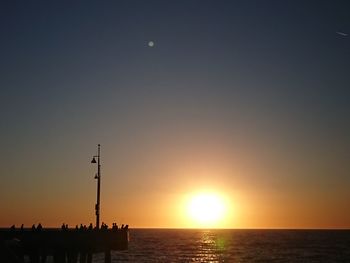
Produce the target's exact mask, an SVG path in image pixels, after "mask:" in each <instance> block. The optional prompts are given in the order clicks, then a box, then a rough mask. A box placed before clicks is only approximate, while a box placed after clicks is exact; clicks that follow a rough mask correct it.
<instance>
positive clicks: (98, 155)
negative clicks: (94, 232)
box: [96, 144, 101, 229]
mask: <svg viewBox="0 0 350 263" xmlns="http://www.w3.org/2000/svg"><path fill="white" fill-rule="evenodd" d="M100 188H101V163H100V144H99V145H98V154H97V203H96V228H97V229H99V228H100Z"/></svg>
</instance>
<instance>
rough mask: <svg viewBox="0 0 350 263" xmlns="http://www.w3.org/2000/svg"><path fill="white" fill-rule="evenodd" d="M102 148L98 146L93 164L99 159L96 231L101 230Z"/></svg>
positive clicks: (96, 177)
mask: <svg viewBox="0 0 350 263" xmlns="http://www.w3.org/2000/svg"><path fill="white" fill-rule="evenodd" d="M100 148H101V145H100V144H99V145H98V150H97V155H94V156H93V157H92V161H91V163H96V159H95V158H97V174H96V175H95V179H97V201H96V205H95V214H96V229H99V228H100V187H101V164H100Z"/></svg>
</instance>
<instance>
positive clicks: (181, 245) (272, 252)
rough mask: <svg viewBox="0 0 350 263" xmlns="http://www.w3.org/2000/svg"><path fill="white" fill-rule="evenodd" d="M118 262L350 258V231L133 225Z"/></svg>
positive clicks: (99, 259) (98, 260) (96, 258)
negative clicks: (165, 227) (135, 227)
mask: <svg viewBox="0 0 350 263" xmlns="http://www.w3.org/2000/svg"><path fill="white" fill-rule="evenodd" d="M93 262H95V263H103V262H104V254H95V255H93ZM112 262H260V263H261V262H325V263H331V262H344V263H345V262H347V263H348V262H349V263H350V230H232V229H226V230H189V229H188V230H187V229H186V230H185V229H130V242H129V249H128V250H127V251H114V252H112Z"/></svg>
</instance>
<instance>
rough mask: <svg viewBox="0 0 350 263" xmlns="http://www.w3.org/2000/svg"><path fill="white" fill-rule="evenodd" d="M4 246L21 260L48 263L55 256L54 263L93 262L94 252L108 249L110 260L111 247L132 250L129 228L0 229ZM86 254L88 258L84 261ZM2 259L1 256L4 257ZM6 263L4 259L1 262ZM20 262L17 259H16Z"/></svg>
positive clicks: (107, 254)
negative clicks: (50, 257) (49, 258)
mask: <svg viewBox="0 0 350 263" xmlns="http://www.w3.org/2000/svg"><path fill="white" fill-rule="evenodd" d="M0 242H1V243H0V244H1V247H2V249H4V250H7V251H8V253H11V254H12V255H15V256H16V257H18V258H19V261H18V262H21V259H23V256H24V255H28V256H29V258H30V261H31V262H45V259H46V256H47V255H53V257H54V262H77V258H78V255H79V258H80V261H79V262H84V261H85V262H86V261H87V262H89V261H90V262H91V260H89V257H90V258H91V255H92V254H93V253H99V252H104V253H105V262H110V251H111V250H126V249H128V242H129V231H128V229H117V230H116V229H99V230H80V229H77V230H76V229H67V230H61V229H41V230H40V231H38V230H32V229H23V230H21V229H15V230H13V229H0ZM85 257H86V260H82V259H84V258H85ZM0 259H1V258H0ZM1 262H2V261H1ZM14 262H16V261H14Z"/></svg>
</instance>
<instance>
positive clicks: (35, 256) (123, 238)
mask: <svg viewBox="0 0 350 263" xmlns="http://www.w3.org/2000/svg"><path fill="white" fill-rule="evenodd" d="M96 158H97V161H96ZM100 159H101V146H100V144H98V151H97V155H94V156H93V159H92V161H91V163H93V164H96V163H97V174H96V175H95V177H94V178H95V179H97V201H96V205H95V215H96V225H95V226H93V225H92V223H91V224H90V225H89V226H88V227H87V226H85V225H84V226H83V225H82V224H81V225H80V227H78V225H77V226H76V227H75V228H69V227H68V225H67V224H65V223H63V224H62V226H61V228H44V227H43V226H42V225H41V223H39V224H38V225H37V226H35V225H32V227H31V228H25V227H24V225H23V224H22V225H21V227H20V228H16V226H15V225H12V226H11V227H9V228H6V229H5V228H2V229H1V228H0V262H4V263H23V262H24V258H25V257H28V258H29V261H30V262H31V263H45V262H46V259H47V256H49V255H50V256H52V257H53V260H54V262H55V263H77V262H78V259H79V263H91V262H92V255H93V254H94V253H101V252H102V253H104V254H105V263H110V262H111V250H126V249H128V243H129V226H128V225H125V226H124V225H122V227H120V228H118V226H117V224H116V223H113V227H112V228H108V226H107V225H106V224H105V223H102V225H101V227H100V192H101V191H100V190H101V160H100Z"/></svg>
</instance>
